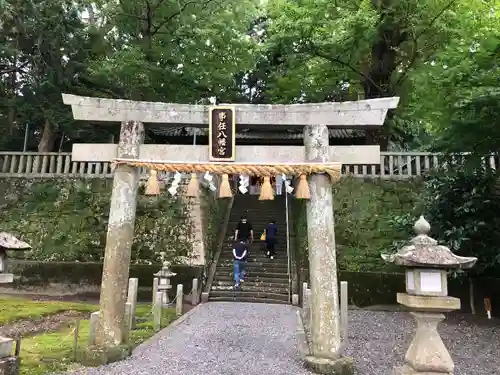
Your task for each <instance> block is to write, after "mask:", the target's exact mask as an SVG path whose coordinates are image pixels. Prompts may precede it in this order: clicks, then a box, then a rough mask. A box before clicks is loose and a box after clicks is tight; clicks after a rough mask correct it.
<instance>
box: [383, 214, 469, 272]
mask: <svg viewBox="0 0 500 375" xmlns="http://www.w3.org/2000/svg"><path fill="white" fill-rule="evenodd" d="M413 230H414V231H415V233H416V234H417V235H416V236H415V237H413V238H412V239H411V240H410V243H409V244H408V245H406V246H403V247H402V248H401V249H400V250H399V251H398V252H397V253H396V254H392V255H382V258H383V259H384V260H386V261H387V262H390V263H394V264H396V265H398V266H404V267H425V268H442V269H449V268H460V269H467V268H471V267H473V266H474V264H475V263H476V262H477V258H475V257H462V256H458V255H455V254H454V253H453V252H452V251H451V250H450V249H449V248H448V247H446V246H442V245H438V242H437V241H436V240H435V239H434V238H432V237H429V235H428V234H429V232H430V230H431V226H430V224H429V223H428V222H427V220H425V218H424V217H423V216H420V218H419V219H418V220H417V221H416V223H415V225H414V226H413Z"/></svg>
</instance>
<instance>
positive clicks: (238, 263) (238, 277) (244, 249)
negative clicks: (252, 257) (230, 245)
mask: <svg viewBox="0 0 500 375" xmlns="http://www.w3.org/2000/svg"><path fill="white" fill-rule="evenodd" d="M247 253H248V245H247V243H246V241H244V240H243V239H241V240H240V241H239V242H238V243H237V244H236V245H235V246H234V249H233V259H234V263H233V265H234V272H233V273H234V288H235V289H240V285H241V283H242V282H243V281H244V278H245V260H246V256H247Z"/></svg>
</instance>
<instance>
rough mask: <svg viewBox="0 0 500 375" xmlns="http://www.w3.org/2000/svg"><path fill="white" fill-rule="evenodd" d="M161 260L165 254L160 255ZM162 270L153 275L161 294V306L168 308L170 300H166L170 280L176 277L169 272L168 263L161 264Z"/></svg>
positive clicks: (170, 286) (170, 287)
mask: <svg viewBox="0 0 500 375" xmlns="http://www.w3.org/2000/svg"><path fill="white" fill-rule="evenodd" d="M160 255H161V258H162V260H163V259H164V257H165V253H163V252H162V253H160ZM162 264H163V266H162V268H161V269H160V270H159V271H158V272H157V273H155V274H154V276H155V277H157V278H158V291H159V292H162V301H161V302H162V305H163V306H164V307H166V306H168V304H169V303H170V300H169V298H168V291H169V290H170V289H172V285H171V284H170V278H171V277H173V276H175V275H177V274H176V273H175V272H172V271H170V264H171V263H170V262H168V261H166V260H164V261H163V262H162Z"/></svg>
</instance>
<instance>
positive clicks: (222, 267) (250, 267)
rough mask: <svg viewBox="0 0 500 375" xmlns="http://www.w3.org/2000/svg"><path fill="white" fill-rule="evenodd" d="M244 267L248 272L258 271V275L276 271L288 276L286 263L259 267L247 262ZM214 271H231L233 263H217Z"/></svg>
mask: <svg viewBox="0 0 500 375" xmlns="http://www.w3.org/2000/svg"><path fill="white" fill-rule="evenodd" d="M245 269H246V271H247V273H248V274H255V273H258V274H259V275H260V274H265V273H276V274H283V275H287V277H288V267H286V265H285V266H280V265H277V266H275V267H261V266H253V265H252V264H251V263H247V264H246V268H245ZM216 272H219V273H225V272H228V273H232V272H233V265H232V264H231V265H229V266H228V265H226V264H222V265H217V271H216Z"/></svg>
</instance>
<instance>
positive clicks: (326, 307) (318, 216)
mask: <svg viewBox="0 0 500 375" xmlns="http://www.w3.org/2000/svg"><path fill="white" fill-rule="evenodd" d="M328 142H329V140H328V128H327V127H326V126H325V125H309V126H306V127H305V128H304V146H305V158H306V161H307V162H313V163H328V161H329V160H328V159H329V156H328V154H329V152H328V149H329V144H328ZM308 183H309V189H310V194H311V198H310V199H309V201H308V202H307V227H308V231H307V243H308V249H309V279H310V283H311V292H312V294H311V301H310V302H311V316H310V319H311V325H310V329H311V332H310V333H311V342H310V347H309V350H310V355H309V356H307V357H306V363H307V365H308V366H309V367H311V368H312V369H313V370H315V371H316V372H319V373H323V374H338V375H347V374H351V373H352V371H353V365H352V361H351V360H350V359H349V358H345V357H342V356H341V341H340V322H339V319H340V317H339V297H338V282H337V260H336V253H335V228H334V214H333V195H332V183H331V181H330V177H329V176H327V175H325V174H313V175H311V176H309V178H308Z"/></svg>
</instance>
